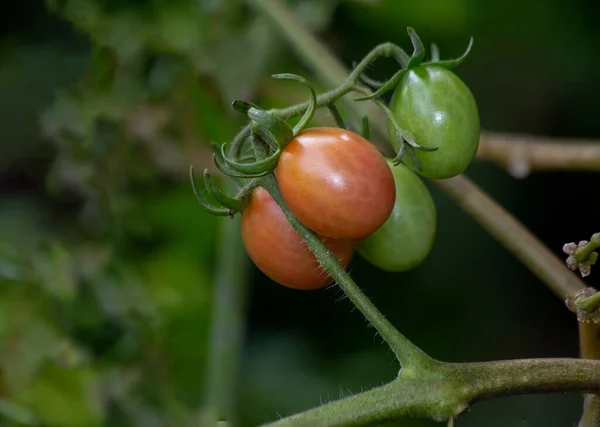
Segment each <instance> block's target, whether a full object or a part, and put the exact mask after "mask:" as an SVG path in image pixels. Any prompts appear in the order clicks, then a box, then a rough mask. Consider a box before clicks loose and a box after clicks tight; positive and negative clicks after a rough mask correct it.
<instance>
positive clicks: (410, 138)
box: [355, 27, 473, 171]
mask: <svg viewBox="0 0 600 427" xmlns="http://www.w3.org/2000/svg"><path fill="white" fill-rule="evenodd" d="M407 33H408V35H409V37H410V40H411V42H412V46H413V52H412V55H411V56H410V57H408V55H406V54H401V53H402V52H403V51H402V50H401V49H399V48H397V47H394V49H395V54H394V55H392V56H394V57H395V58H396V60H397V61H398V63H399V64H400V67H401V68H400V70H398V71H397V72H396V73H395V74H394V75H393V76H392V77H391V78H390V79H388V80H387V81H383V82H382V81H377V80H373V79H371V78H369V77H367V76H365V75H361V76H360V79H361V80H362V82H364V83H365V84H367V86H370V87H371V88H373V89H374V90H375V91H374V92H372V93H367V95H365V96H363V97H360V98H356V99H355V101H368V100H371V101H374V102H376V103H378V104H380V103H381V101H379V98H380V97H381V96H382V95H384V94H386V93H388V92H390V91H392V90H395V89H396V88H397V87H398V85H400V84H401V81H402V79H403V77H404V76H405V74H406V73H407V72H408V71H409V70H411V69H415V68H417V67H427V66H440V67H444V68H448V69H450V68H454V67H456V66H458V65H459V64H461V63H462V62H463V61H464V60H465V58H466V57H467V56H468V55H469V53H470V52H471V48H472V47H473V37H471V38H470V39H469V44H468V46H467V48H466V50H465V52H464V53H463V54H462V55H461V56H460V57H458V58H456V59H449V60H441V59H440V53H439V49H438V47H437V45H436V44H432V45H431V59H430V61H427V62H424V60H425V53H426V52H425V46H424V45H423V42H422V40H421V38H420V37H419V35H418V34H417V32H416V31H415V30H414V29H413V28H411V27H408V28H407ZM398 50H400V51H401V52H397V51H398ZM380 107H381V108H382V109H383V110H384V111H385V112H386V114H387V116H388V120H389V122H390V124H391V125H392V127H393V131H394V132H393V136H394V138H395V140H396V143H397V145H398V150H397V154H396V156H395V157H394V160H393V164H394V165H395V166H398V165H399V164H400V163H401V162H402V159H403V157H404V154H405V153H406V154H408V156H410V159H411V160H412V162H413V164H414V165H415V167H416V168H417V170H418V171H422V170H423V167H422V165H421V162H420V161H419V159H418V156H417V151H416V150H420V151H426V152H431V151H436V150H438V147H427V146H424V145H421V144H419V143H418V141H417V139H416V138H415V136H414V135H413V134H412V133H410V132H409V131H408V130H406V129H403V128H402V127H401V126H400V125H399V124H398V122H397V120H396V118H395V117H394V115H393V114H391V112H390V111H389V109H387V108H386V107H384V106H382V105H381V104H380Z"/></svg>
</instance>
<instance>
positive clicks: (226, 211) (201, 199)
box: [190, 166, 232, 216]
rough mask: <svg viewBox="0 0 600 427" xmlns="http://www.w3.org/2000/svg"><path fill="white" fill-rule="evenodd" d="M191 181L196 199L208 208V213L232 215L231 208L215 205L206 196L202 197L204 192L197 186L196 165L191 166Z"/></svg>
mask: <svg viewBox="0 0 600 427" xmlns="http://www.w3.org/2000/svg"><path fill="white" fill-rule="evenodd" d="M190 181H191V182H192V190H193V191H194V195H195V196H196V199H197V200H198V202H200V204H201V205H202V207H203V208H204V209H206V211H207V212H208V213H210V214H212V215H215V216H230V215H232V212H231V210H229V209H227V208H224V207H218V206H215V205H213V204H211V203H209V202H208V201H207V200H206V199H205V198H204V197H202V194H201V193H200V191H198V188H197V187H196V180H195V178H194V167H193V166H190Z"/></svg>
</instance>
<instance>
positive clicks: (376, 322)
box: [262, 175, 432, 369]
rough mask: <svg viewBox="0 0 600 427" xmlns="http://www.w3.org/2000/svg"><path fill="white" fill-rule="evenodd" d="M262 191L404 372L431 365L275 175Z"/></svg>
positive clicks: (427, 357)
mask: <svg viewBox="0 0 600 427" xmlns="http://www.w3.org/2000/svg"><path fill="white" fill-rule="evenodd" d="M262 185H263V187H264V188H265V189H266V190H267V191H268V192H269V194H271V196H272V197H273V199H274V200H275V202H277V204H278V205H279V206H280V207H281V209H282V211H283V213H284V214H285V216H286V218H287V220H288V222H289V223H290V225H291V226H292V228H293V229H294V230H296V232H297V233H298V234H299V235H300V236H301V237H302V239H304V241H305V242H306V244H307V245H308V247H309V248H310V250H311V251H312V252H313V253H314V254H315V255H316V257H317V258H318V260H319V262H320V263H321V265H322V266H323V268H324V269H325V271H327V273H329V275H330V276H331V277H332V278H333V280H335V282H336V283H337V284H338V285H339V286H340V288H342V290H343V291H344V292H345V294H346V295H347V296H348V298H350V300H351V301H352V303H354V305H355V306H356V308H358V309H359V310H360V312H361V313H362V314H363V315H364V316H365V318H366V319H367V321H368V322H369V323H371V324H372V325H373V327H374V328H375V329H376V330H377V332H378V333H379V334H380V335H381V337H382V338H383V339H384V340H385V341H386V343H387V344H388V345H389V346H390V348H391V349H392V351H393V352H394V353H395V354H396V357H397V358H398V360H399V361H400V364H401V365H402V368H403V369H413V368H415V367H417V366H419V367H421V366H423V365H428V364H429V363H431V361H432V359H431V358H430V357H429V356H427V355H426V354H425V353H424V352H423V351H422V350H421V349H420V348H418V347H417V346H415V345H414V344H413V343H412V342H411V341H409V340H408V339H407V338H406V337H405V336H404V335H402V334H401V333H400V332H399V331H398V330H397V329H396V328H395V327H394V326H393V325H392V324H391V323H390V322H389V321H388V320H387V319H386V318H385V316H384V315H383V314H382V313H381V312H380V311H379V310H378V309H377V307H375V305H374V304H373V303H372V302H371V301H370V300H369V298H367V297H366V296H365V294H364V293H363V292H362V291H361V290H360V288H359V287H358V285H357V284H356V283H355V282H354V280H352V278H351V277H350V275H349V274H348V272H347V271H346V270H345V269H344V267H342V266H341V265H340V263H339V262H338V260H337V258H336V257H335V254H334V253H333V252H331V251H330V250H329V249H328V248H327V246H325V244H323V242H322V241H321V239H320V238H319V236H317V235H316V234H315V233H314V232H313V231H311V230H310V229H308V228H307V227H306V226H304V224H302V223H301V222H300V221H299V220H298V219H297V218H296V217H295V216H294V215H293V214H292V212H291V211H290V210H289V209H288V207H287V206H286V204H285V202H284V200H283V198H282V197H281V193H280V192H279V187H278V186H277V181H276V179H275V177H274V176H273V175H269V176H268V177H265V179H264V180H263V181H262Z"/></svg>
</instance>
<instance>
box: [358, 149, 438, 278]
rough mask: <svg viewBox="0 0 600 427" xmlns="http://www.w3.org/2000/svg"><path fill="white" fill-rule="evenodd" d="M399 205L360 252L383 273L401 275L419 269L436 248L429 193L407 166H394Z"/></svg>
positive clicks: (434, 223)
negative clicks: (434, 246) (383, 271)
mask: <svg viewBox="0 0 600 427" xmlns="http://www.w3.org/2000/svg"><path fill="white" fill-rule="evenodd" d="M388 164H389V165H390V168H391V169H392V174H393V175H394V181H395V183H396V202H395V204H394V208H393V209H392V213H391V214H390V216H389V217H388V219H387V221H386V222H385V223H384V224H383V225H382V226H381V227H380V228H379V229H378V230H377V231H375V233H373V234H371V235H370V236H369V237H367V238H366V239H364V240H361V241H360V242H358V244H357V246H356V250H357V252H358V253H359V254H360V255H361V256H362V257H363V258H365V259H366V260H367V261H369V262H370V263H371V264H373V265H375V266H377V267H379V268H381V269H382V270H386V271H392V272H399V271H406V270H410V269H411V268H414V267H416V266H417V265H419V264H420V263H421V262H423V261H424V260H425V258H427V256H428V255H429V253H430V252H431V248H432V247H433V243H434V241H435V234H436V225H437V217H436V210H435V204H434V202H433V199H432V198H431V194H430V193H429V190H428V189H427V187H426V186H425V184H424V183H423V181H422V180H421V178H420V177H419V176H417V175H415V174H414V173H413V172H412V171H411V170H410V169H409V168H407V167H406V166H405V165H403V164H400V165H398V166H394V165H393V164H392V163H391V161H390V160H388Z"/></svg>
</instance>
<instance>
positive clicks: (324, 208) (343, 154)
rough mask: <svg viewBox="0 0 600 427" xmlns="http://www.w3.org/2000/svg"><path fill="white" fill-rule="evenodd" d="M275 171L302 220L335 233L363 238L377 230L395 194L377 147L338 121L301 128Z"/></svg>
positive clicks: (337, 236)
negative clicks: (328, 124) (337, 124)
mask: <svg viewBox="0 0 600 427" xmlns="http://www.w3.org/2000/svg"><path fill="white" fill-rule="evenodd" d="M275 175H276V177H277V181H278V183H279V188H280V190H281V195H282V197H283V199H284V201H285V203H286V205H287V206H288V207H289V209H290V210H291V211H292V213H293V214H294V215H295V216H296V217H297V218H298V219H299V220H300V222H302V223H303V224H304V225H306V226H307V227H308V228H310V229H311V230H314V231H315V232H316V233H318V234H319V235H322V236H328V237H332V238H335V239H351V240H359V239H363V238H365V237H367V236H368V235H370V234H371V233H373V232H374V231H375V230H377V229H378V228H379V227H380V226H381V225H382V224H383V223H384V222H385V220H386V219H387V217H388V216H389V214H390V212H391V211H392V208H393V206H394V199H395V197H396V192H395V188H394V185H395V184H394V178H393V176H392V173H391V171H390V168H389V167H388V165H387V163H386V161H385V158H384V157H383V155H381V153H380V152H379V151H378V150H377V148H375V146H373V144H371V143H370V142H369V141H367V140H366V139H364V138H363V137H362V136H360V135H358V134H356V133H354V132H351V131H348V130H345V129H340V128H335V127H318V128H310V129H306V130H304V131H302V132H300V133H299V134H298V135H297V136H296V137H295V138H294V139H292V141H290V142H289V143H288V144H287V145H286V146H285V148H284V149H283V151H282V153H281V157H280V158H279V162H278V164H277V168H276V170H275Z"/></svg>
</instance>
